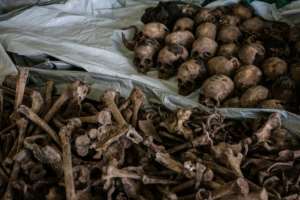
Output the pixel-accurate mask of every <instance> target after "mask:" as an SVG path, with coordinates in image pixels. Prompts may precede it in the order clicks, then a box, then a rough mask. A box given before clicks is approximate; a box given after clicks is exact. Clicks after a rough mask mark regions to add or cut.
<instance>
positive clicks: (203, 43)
mask: <svg viewBox="0 0 300 200" xmlns="http://www.w3.org/2000/svg"><path fill="white" fill-rule="evenodd" d="M217 48H218V44H217V42H216V41H215V40H213V39H211V38H207V37H200V38H198V39H197V40H195V42H194V43H193V47H192V52H191V54H192V57H194V58H202V59H204V60H205V59H207V58H210V57H212V56H214V55H215V53H216V51H217Z"/></svg>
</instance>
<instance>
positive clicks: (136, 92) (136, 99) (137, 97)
mask: <svg viewBox="0 0 300 200" xmlns="http://www.w3.org/2000/svg"><path fill="white" fill-rule="evenodd" d="M129 99H130V100H131V103H132V110H133V111H132V112H133V115H132V119H131V124H132V125H133V127H137V122H138V114H139V111H140V108H141V106H143V104H144V101H145V96H144V93H143V92H142V90H141V89H139V88H137V87H136V88H134V89H133V90H132V92H131V94H130V96H129Z"/></svg>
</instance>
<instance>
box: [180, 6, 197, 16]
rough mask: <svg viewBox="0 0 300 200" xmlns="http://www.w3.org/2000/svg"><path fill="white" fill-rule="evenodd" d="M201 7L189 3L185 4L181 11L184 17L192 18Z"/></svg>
mask: <svg viewBox="0 0 300 200" xmlns="http://www.w3.org/2000/svg"><path fill="white" fill-rule="evenodd" d="M198 9H199V7H198V6H196V5H194V4H191V3H188V4H183V5H182V6H181V7H180V10H181V12H182V14H183V15H184V16H188V17H192V16H194V15H195V14H196V12H197V11H198Z"/></svg>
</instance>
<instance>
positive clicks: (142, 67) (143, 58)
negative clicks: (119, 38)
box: [133, 39, 160, 73]
mask: <svg viewBox="0 0 300 200" xmlns="http://www.w3.org/2000/svg"><path fill="white" fill-rule="evenodd" d="M159 46H160V45H159V43H158V42H157V41H156V40H154V39H145V40H144V41H142V42H141V43H140V44H139V45H138V46H136V47H135V49H134V53H135V54H134V59H133V63H134V65H135V66H136V67H137V70H138V71H139V72H142V73H146V72H147V71H149V69H150V68H152V67H154V59H155V56H156V54H157V52H158V50H159Z"/></svg>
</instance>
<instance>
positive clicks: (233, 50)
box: [217, 43, 239, 57]
mask: <svg viewBox="0 0 300 200" xmlns="http://www.w3.org/2000/svg"><path fill="white" fill-rule="evenodd" d="M238 50H239V47H238V46H237V45H236V44H235V43H228V44H222V45H221V46H220V47H219V50H218V53H217V55H219V56H225V57H231V56H236V55H237V53H238Z"/></svg>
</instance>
